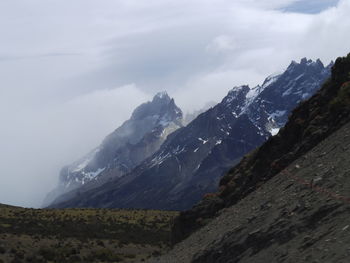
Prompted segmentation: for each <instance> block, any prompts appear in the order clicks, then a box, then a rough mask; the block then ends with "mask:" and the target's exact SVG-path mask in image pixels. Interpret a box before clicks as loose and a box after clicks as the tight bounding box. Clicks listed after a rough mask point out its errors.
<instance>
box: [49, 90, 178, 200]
mask: <svg viewBox="0 0 350 263" xmlns="http://www.w3.org/2000/svg"><path fill="white" fill-rule="evenodd" d="M179 127H182V111H181V110H180V109H179V108H178V107H177V106H176V104H175V102H174V99H171V98H170V97H169V96H168V94H167V93H166V92H160V93H158V94H156V95H155V96H154V98H153V100H152V101H151V102H147V103H144V104H142V105H140V106H139V107H137V108H136V109H135V110H134V112H133V113H132V116H131V118H130V119H129V120H127V121H126V122H124V123H123V124H122V125H121V126H120V127H119V128H118V129H116V130H115V131H114V132H112V133H111V134H110V135H108V136H107V137H106V138H105V139H104V140H103V142H102V144H101V145H100V146H99V147H98V148H96V149H95V150H93V151H92V152H90V153H89V154H87V155H86V156H85V157H83V158H81V159H80V160H78V161H76V162H74V163H73V164H71V165H68V166H66V167H64V168H63V169H62V170H61V172H60V177H59V185H58V187H57V188H56V189H55V190H54V191H52V192H51V193H50V194H49V195H48V197H47V200H46V201H45V203H46V204H48V203H50V202H52V201H53V200H54V199H55V198H56V197H57V196H59V195H61V194H64V193H67V192H69V191H72V190H74V189H78V188H80V187H82V186H86V187H87V188H93V187H96V186H98V185H100V184H103V183H105V182H106V181H109V180H111V179H113V178H118V177H121V176H123V175H125V174H126V173H128V172H130V171H131V170H132V169H133V168H134V167H135V166H136V165H138V164H140V163H141V162H142V161H143V160H145V159H146V158H147V157H149V156H151V155H152V154H153V153H154V152H156V151H157V150H158V149H159V147H160V145H161V144H162V143H163V142H164V140H165V139H166V137H167V136H168V134H170V133H171V132H173V131H175V130H176V129H178V128H179Z"/></svg>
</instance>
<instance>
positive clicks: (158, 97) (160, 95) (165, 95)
mask: <svg viewBox="0 0 350 263" xmlns="http://www.w3.org/2000/svg"><path fill="white" fill-rule="evenodd" d="M157 100H159V101H164V102H169V101H170V100H171V98H170V97H169V95H168V93H167V92H166V91H165V90H164V91H160V92H158V93H157V94H156V95H154V97H153V100H152V101H153V102H154V101H157Z"/></svg>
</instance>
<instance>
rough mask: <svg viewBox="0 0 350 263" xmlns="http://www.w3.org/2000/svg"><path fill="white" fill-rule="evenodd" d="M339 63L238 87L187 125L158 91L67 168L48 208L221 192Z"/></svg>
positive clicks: (155, 205) (131, 204) (190, 200)
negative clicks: (226, 179) (224, 181)
mask: <svg viewBox="0 0 350 263" xmlns="http://www.w3.org/2000/svg"><path fill="white" fill-rule="evenodd" d="M332 65H333V64H332V63H331V64H330V65H328V66H326V67H325V66H324V65H323V64H322V62H321V61H320V60H317V61H312V60H307V59H306V58H304V59H302V60H301V61H300V63H297V62H295V61H293V62H292V63H291V64H290V65H289V67H288V68H287V69H286V70H285V72H283V73H281V74H275V75H272V76H270V77H268V78H266V80H265V81H264V82H263V84H262V85H259V86H257V87H253V88H250V87H249V86H246V85H244V86H241V87H235V88H233V89H232V90H231V91H230V92H229V93H228V94H227V96H226V97H225V98H223V100H222V101H221V102H220V103H218V104H217V105H215V106H213V107H211V108H210V109H209V110H207V111H205V112H203V113H201V114H200V115H199V116H198V117H196V118H195V119H194V120H193V121H191V122H190V123H189V124H187V125H186V126H184V127H182V126H183V125H182V112H181V110H180V109H179V108H178V107H177V106H176V105H175V102H174V100H173V99H171V98H170V97H169V96H168V95H167V94H166V93H164V92H163V93H159V94H157V95H156V96H155V97H154V98H153V100H152V101H151V102H148V103H146V104H143V105H141V106H139V107H138V108H137V109H136V110H135V111H134V113H133V114H132V116H131V118H130V119H129V120H128V121H126V122H125V123H124V124H123V125H122V126H121V127H120V128H118V129H117V130H116V131H114V132H113V133H112V134H111V135H109V136H107V137H106V139H105V140H104V141H103V143H102V144H101V145H100V146H99V147H98V148H97V149H96V150H94V151H93V152H92V153H90V154H89V155H87V157H84V158H83V159H81V160H79V161H78V162H75V163H73V164H72V165H70V166H67V167H65V168H63V169H62V171H61V175H60V184H59V186H58V188H56V190H55V191H54V192H53V193H52V194H51V197H50V198H48V199H47V200H48V201H47V202H46V204H50V205H49V206H50V207H59V208H64V207H108V208H146V209H173V210H185V209H188V208H190V207H192V206H193V205H194V204H195V203H197V202H198V201H199V200H200V199H201V198H202V197H203V195H204V194H206V193H210V192H213V191H216V190H217V189H218V188H217V187H218V183H219V180H220V178H221V177H222V176H223V175H224V174H225V173H226V172H227V171H228V170H229V168H231V167H232V166H234V165H235V164H237V163H238V162H239V161H240V160H241V158H242V157H243V156H244V155H245V154H246V153H248V152H250V151H251V150H253V149H255V148H256V147H258V146H260V145H261V144H262V143H264V142H265V141H266V140H268V138H269V137H271V136H273V135H276V134H277V132H278V130H279V129H280V128H282V127H283V126H284V124H285V123H286V122H287V120H288V116H289V114H290V112H291V111H292V110H293V109H294V108H295V107H296V106H297V105H298V104H299V103H300V102H301V101H303V100H305V99H308V98H309V97H311V96H312V95H313V94H314V93H315V92H316V91H317V90H318V89H319V88H320V86H321V85H322V83H323V82H324V81H325V80H326V79H327V78H328V77H329V75H330V69H331V67H332ZM141 127H142V128H141ZM167 135H168V136H167ZM52 197H54V198H52Z"/></svg>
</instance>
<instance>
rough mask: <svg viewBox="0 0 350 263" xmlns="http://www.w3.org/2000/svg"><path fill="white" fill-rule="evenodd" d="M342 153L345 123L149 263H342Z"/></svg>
mask: <svg viewBox="0 0 350 263" xmlns="http://www.w3.org/2000/svg"><path fill="white" fill-rule="evenodd" d="M349 156H350V123H347V124H346V125H345V126H343V127H342V128H341V129H340V130H338V131H337V132H335V133H334V134H332V135H331V136H329V137H328V138H327V139H326V140H324V141H322V142H321V143H320V144H318V145H317V146H316V147H315V148H313V149H312V150H311V151H309V152H308V153H306V154H305V155H303V156H301V157H300V158H298V159H296V160H295V161H294V162H293V163H291V164H290V165H289V166H288V167H286V168H285V169H284V170H283V171H281V172H280V173H278V174H277V175H276V176H274V177H273V178H272V179H271V180H269V181H268V182H266V183H265V184H263V185H262V186H261V187H260V188H259V189H257V190H255V191H254V192H252V193H251V194H250V195H248V196H246V197H245V198H243V199H242V200H241V201H239V202H238V203H237V204H236V205H234V206H231V207H228V208H226V209H224V210H222V211H221V212H220V213H219V214H218V215H217V216H216V217H215V218H213V219H211V220H210V222H209V223H208V224H207V225H206V226H204V227H203V228H201V229H200V230H199V231H197V232H195V233H193V234H192V235H191V236H190V237H189V238H187V239H186V240H184V241H183V242H181V243H179V244H177V245H176V246H175V247H174V248H173V250H172V251H170V252H169V253H168V254H167V255H164V256H162V257H159V258H154V259H152V260H150V261H148V262H149V263H151V262H152V263H155V262H161V263H172V262H174V263H175V262H176V263H177V262H182V263H188V262H192V263H213V262H216V263H234V262H240V263H243V262H244V263H251V262H290V263H292V262H293V263H298V262H300V263H301V262H318V263H322V262H324V263H332V262H334V263H346V262H348V260H349V257H350V247H349V244H350V235H349V233H350V232H349V231H350V222H349V217H350V163H349ZM201 220H204V219H201Z"/></svg>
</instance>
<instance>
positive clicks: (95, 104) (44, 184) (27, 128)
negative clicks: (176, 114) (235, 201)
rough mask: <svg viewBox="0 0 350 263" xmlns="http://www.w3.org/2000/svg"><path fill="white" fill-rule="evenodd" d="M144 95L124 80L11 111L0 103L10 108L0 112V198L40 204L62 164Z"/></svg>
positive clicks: (98, 138) (96, 142)
mask: <svg viewBox="0 0 350 263" xmlns="http://www.w3.org/2000/svg"><path fill="white" fill-rule="evenodd" d="M131 98H132V99H131ZM148 99H150V98H149V96H148V95H147V94H145V93H144V92H142V91H141V90H139V89H137V88H136V87H135V86H134V85H128V86H124V87H118V88H114V89H109V90H107V89H104V90H98V91H94V92H91V93H88V94H85V95H83V96H79V97H76V98H74V99H71V100H68V101H66V102H63V103H59V104H54V105H51V106H48V105H44V106H43V107H37V108H26V109H22V110H16V111H15V112H9V111H11V110H13V109H11V108H10V109H9V108H8V107H6V108H4V107H3V106H0V110H1V112H8V113H10V114H6V115H5V114H2V115H1V123H3V125H2V129H1V130H0V138H1V145H0V146H1V159H0V167H1V173H0V174H1V191H0V200H1V202H2V203H10V204H15V205H22V206H36V207H37V206H40V205H41V202H42V200H43V198H44V197H45V194H46V193H47V192H48V191H50V190H51V189H53V188H54V187H55V185H56V183H57V180H58V172H59V170H60V169H61V167H62V166H63V165H65V164H68V163H70V162H72V161H74V160H75V159H77V158H78V157H81V156H83V155H85V154H86V153H88V152H89V151H91V150H92V149H93V148H95V147H96V146H97V145H99V144H100V142H101V141H102V139H103V138H104V137H105V136H106V135H107V134H109V133H110V132H112V131H113V130H114V129H115V128H116V127H118V126H119V125H121V124H122V122H123V121H125V120H126V119H127V118H129V117H130V115H131V112H132V110H133V109H134V108H135V107H136V106H138V105H139V104H141V103H143V102H145V101H147V100H148Z"/></svg>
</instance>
